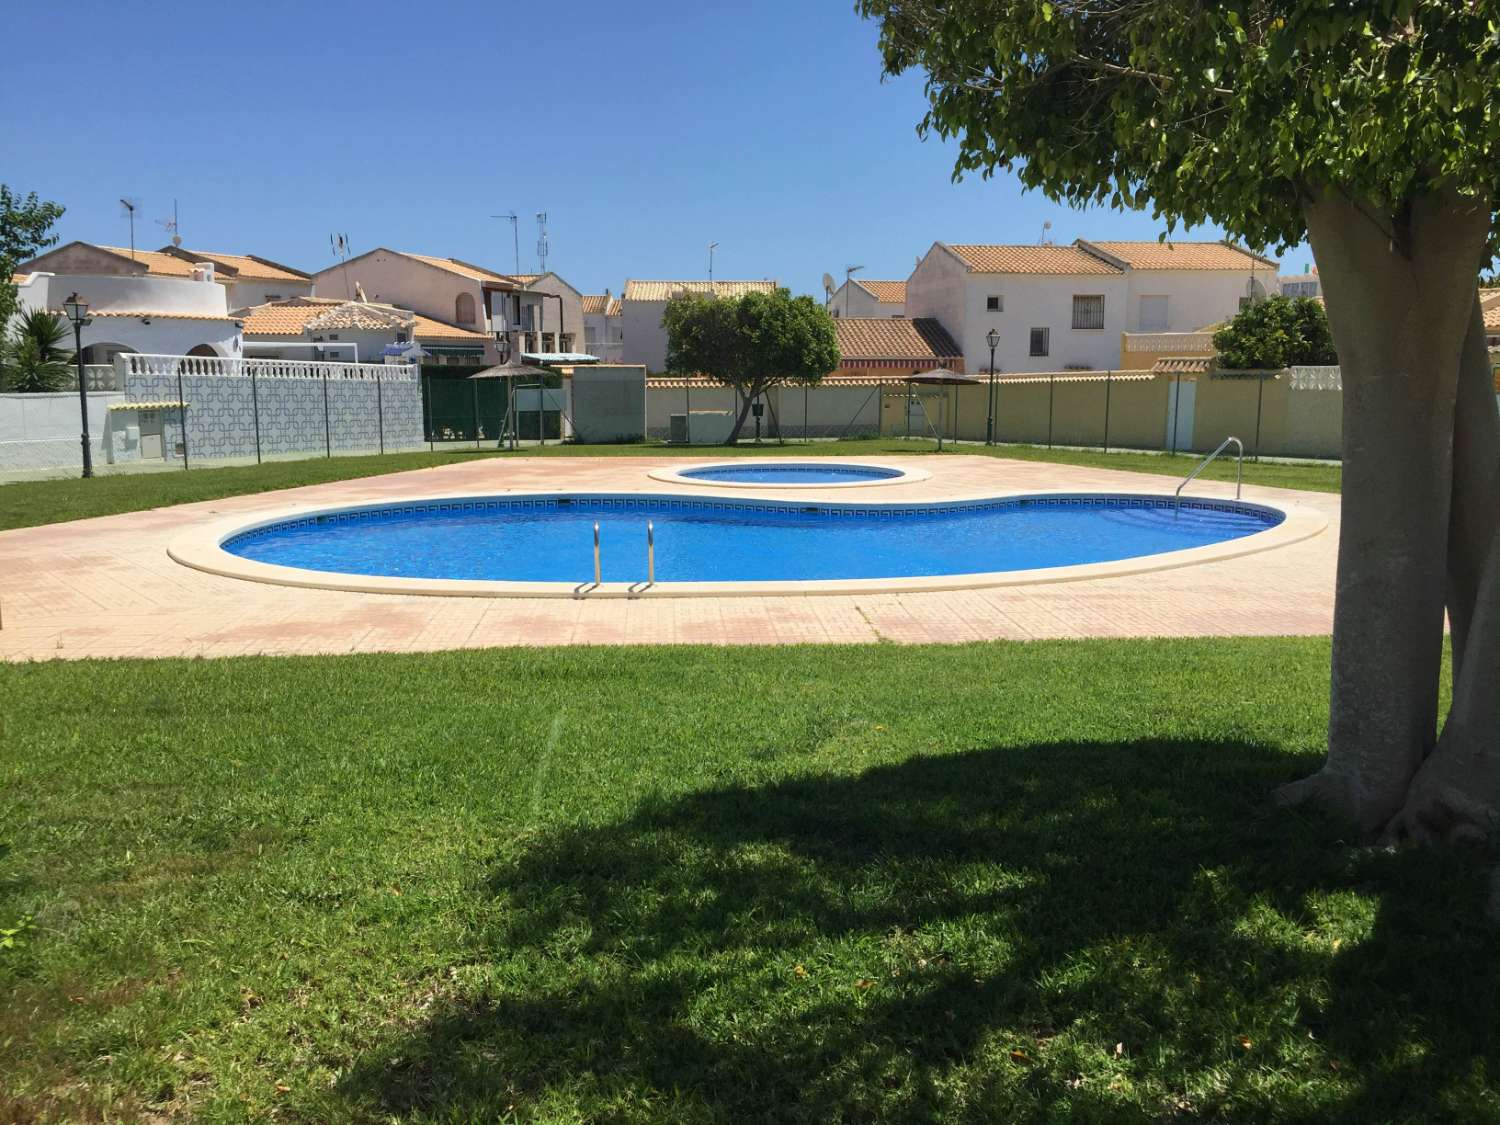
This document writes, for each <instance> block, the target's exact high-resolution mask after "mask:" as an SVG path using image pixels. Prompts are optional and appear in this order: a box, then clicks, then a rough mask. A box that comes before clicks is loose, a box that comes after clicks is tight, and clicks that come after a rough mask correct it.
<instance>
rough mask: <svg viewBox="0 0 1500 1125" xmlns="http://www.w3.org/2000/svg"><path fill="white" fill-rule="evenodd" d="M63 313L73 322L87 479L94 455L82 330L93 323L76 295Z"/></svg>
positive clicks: (86, 308) (87, 309) (80, 299)
mask: <svg viewBox="0 0 1500 1125" xmlns="http://www.w3.org/2000/svg"><path fill="white" fill-rule="evenodd" d="M63 311H64V312H65V313H67V314H68V319H69V320H71V321H72V322H73V349H74V350H73V361H74V363H76V364H77V366H78V413H79V415H80V416H81V417H82V419H83V433H82V434H80V435H79V440H80V441H81V442H82V444H83V475H84V477H85V478H87V477H91V476H93V475H94V455H93V454H92V453H91V452H90V451H89V394H88V386H87V384H86V383H85V382H84V379H83V329H84V326H85V325H87V324H92V323H93V318H92V317H90V316H89V303H88V302H87V301H85V300H84V299H83V298H81V297H80V296H79V295H78V294H77V293H74V294H72V295H71V296H70V297H69V298H68V299H67V300H66V301H64V302H63Z"/></svg>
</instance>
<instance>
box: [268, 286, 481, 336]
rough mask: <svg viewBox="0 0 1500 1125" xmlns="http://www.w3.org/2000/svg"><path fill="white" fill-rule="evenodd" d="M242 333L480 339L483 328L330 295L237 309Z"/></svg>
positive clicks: (407, 310)
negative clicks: (357, 332)
mask: <svg viewBox="0 0 1500 1125" xmlns="http://www.w3.org/2000/svg"><path fill="white" fill-rule="evenodd" d="M238 315H239V316H240V317H242V318H243V320H244V322H245V335H246V336H276V337H288V336H300V335H301V334H302V332H303V330H304V329H311V330H313V331H337V330H340V329H351V328H352V329H359V328H373V329H376V330H379V329H382V328H393V329H394V328H397V327H403V328H408V329H409V330H410V331H411V334H412V335H413V336H414V337H415V338H416V339H418V340H470V341H484V340H488V339H489V337H488V336H486V335H485V334H484V333H483V332H472V331H470V330H469V329H467V328H459V327H457V326H456V325H452V324H446V323H444V322H443V321H441V320H434V319H433V318H432V317H428V316H423V315H421V314H420V313H414V312H411V311H410V310H409V309H398V308H396V307H395V306H394V305H381V304H375V303H374V302H370V301H366V302H360V301H339V300H335V299H333V298H330V297H289V298H287V299H286V300H284V301H272V302H271V303H269V304H265V305H256V306H254V307H253V308H248V309H241V310H240V312H239V314H238Z"/></svg>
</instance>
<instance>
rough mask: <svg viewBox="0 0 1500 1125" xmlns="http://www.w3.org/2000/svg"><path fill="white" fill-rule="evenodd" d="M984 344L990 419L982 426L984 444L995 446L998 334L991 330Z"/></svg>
mask: <svg viewBox="0 0 1500 1125" xmlns="http://www.w3.org/2000/svg"><path fill="white" fill-rule="evenodd" d="M984 342H985V343H986V344H988V345H989V346H990V418H989V421H988V422H986V423H985V426H984V444H985V445H994V444H995V349H996V348H997V347H999V345H1000V332H999V330H998V329H995V328H991V329H990V330H989V331H988V332H986V333H985V334H984Z"/></svg>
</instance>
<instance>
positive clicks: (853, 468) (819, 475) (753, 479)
mask: <svg viewBox="0 0 1500 1125" xmlns="http://www.w3.org/2000/svg"><path fill="white" fill-rule="evenodd" d="M648 475H649V476H651V477H652V478H654V479H655V480H663V481H668V482H670V483H673V484H706V485H718V486H721V487H725V488H855V487H859V486H861V485H872V484H904V483H907V482H909V481H916V480H926V479H927V478H928V476H929V475H930V474H928V473H927V472H925V471H924V470H921V469H896V468H892V467H891V466H889V465H867V464H855V463H852V462H849V461H843V460H840V459H835V458H832V457H829V458H820V459H818V460H813V461H760V460H756V461H748V460H746V461H725V462H721V463H718V464H713V465H689V466H688V467H687V468H684V469H678V468H675V467H671V466H662V467H661V468H659V469H655V470H653V471H652V472H651V473H649V474H648Z"/></svg>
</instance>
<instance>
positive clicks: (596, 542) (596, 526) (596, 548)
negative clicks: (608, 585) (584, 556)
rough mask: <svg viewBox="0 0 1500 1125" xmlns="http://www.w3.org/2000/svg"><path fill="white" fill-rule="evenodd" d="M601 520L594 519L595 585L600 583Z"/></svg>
mask: <svg viewBox="0 0 1500 1125" xmlns="http://www.w3.org/2000/svg"><path fill="white" fill-rule="evenodd" d="M599 577H600V575H599V521H598V520H595V521H594V585H595V586H597V585H599Z"/></svg>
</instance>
